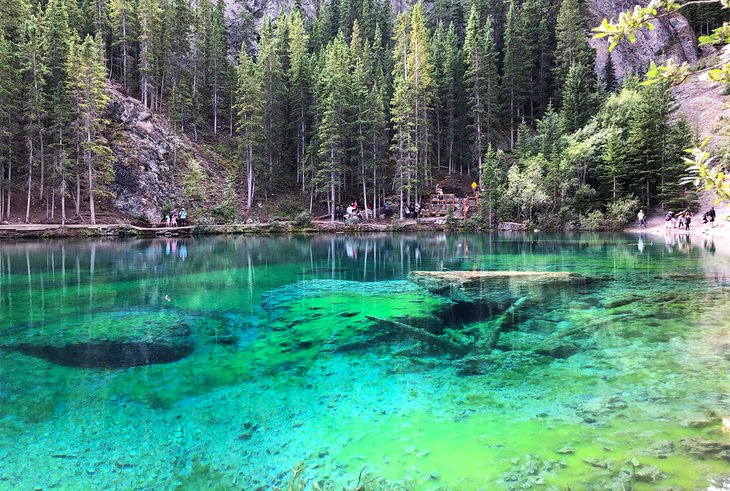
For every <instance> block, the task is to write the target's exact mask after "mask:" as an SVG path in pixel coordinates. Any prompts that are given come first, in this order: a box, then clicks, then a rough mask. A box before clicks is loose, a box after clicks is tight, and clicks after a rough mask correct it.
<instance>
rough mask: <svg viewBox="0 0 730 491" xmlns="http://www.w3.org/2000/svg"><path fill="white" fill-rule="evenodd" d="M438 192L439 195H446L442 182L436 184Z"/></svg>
mask: <svg viewBox="0 0 730 491" xmlns="http://www.w3.org/2000/svg"><path fill="white" fill-rule="evenodd" d="M436 194H438V195H439V196H443V195H444V190H443V188H441V184H436Z"/></svg>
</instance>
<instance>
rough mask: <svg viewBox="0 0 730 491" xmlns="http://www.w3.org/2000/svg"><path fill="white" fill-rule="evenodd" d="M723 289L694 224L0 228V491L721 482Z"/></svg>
mask: <svg viewBox="0 0 730 491" xmlns="http://www.w3.org/2000/svg"><path fill="white" fill-rule="evenodd" d="M416 270H420V271H465V272H469V271H483V270H486V271H549V272H571V273H579V274H580V275H582V277H583V278H584V281H581V282H579V283H578V284H563V283H556V284H550V285H543V286H540V287H539V288H533V287H532V286H531V285H530V284H529V283H526V284H525V283H524V282H523V283H520V284H513V283H510V284H509V285H507V286H498V287H497V286H490V285H488V284H485V285H484V286H483V287H482V288H481V290H480V292H481V293H480V294H479V299H476V300H474V301H473V302H471V301H470V302H465V301H464V299H463V298H461V297H458V298H457V297H455V296H454V293H453V290H449V289H446V290H443V291H435V290H432V291H429V290H427V289H425V288H423V287H422V286H418V285H416V284H415V283H414V282H412V281H409V272H411V271H416ZM728 285H730V256H725V255H723V254H722V253H721V252H720V251H718V250H717V248H716V247H715V244H714V243H713V242H712V241H711V240H710V239H703V238H696V237H692V238H691V239H690V238H689V237H676V238H671V239H667V240H663V239H657V238H651V237H637V236H629V235H598V234H590V235H572V236H554V235H539V234H529V235H487V234H483V235H477V234H420V235H418V234H411V235H406V234H400V235H398V234H380V235H362V236H345V235H331V236H330V235H318V236H306V237H304V236H301V237H299V236H281V237H214V238H200V239H159V240H136V241H120V240H115V241H109V240H101V241H56V242H27V243H24V242H21V243H8V242H5V243H0V489H63V490H66V489H68V490H84V489H150V490H159V489H243V490H269V489H300V488H306V489H333V490H334V489H337V490H341V489H348V490H354V489H362V490H367V489H371V490H383V489H408V490H507V489H510V490H511V489H515V490H516V489H545V490H558V489H559V490H567V489H571V490H581V489H586V490H593V489H595V490H604V489H605V490H613V489H615V490H629V489H634V490H654V489H662V490H694V489H713V490H719V489H730V434H728V433H725V432H723V423H722V418H723V417H730V289H729V288H728ZM522 297H526V298H527V299H528V300H527V301H526V302H525V303H524V304H519V305H523V307H522V308H521V309H519V310H518V311H515V314H514V315H510V317H509V321H508V322H507V323H506V325H505V327H504V330H503V332H502V334H501V336H500V337H499V341H498V342H497V345H496V347H495V349H494V350H492V351H491V352H488V353H477V352H476V351H474V350H475V348H473V347H474V344H473V343H472V341H473V340H474V339H478V338H479V334H478V333H479V332H486V331H485V330H488V329H489V328H490V326H494V325H496V324H495V323H496V322H498V321H497V319H498V318H499V316H500V314H501V312H503V311H504V310H505V309H506V308H508V307H509V305H511V304H513V303H514V302H515V300H516V299H518V298H522ZM374 318H377V319H381V320H384V321H395V322H397V323H404V324H407V325H410V326H414V328H415V329H419V330H422V331H428V332H431V333H435V334H436V335H437V336H441V337H442V338H446V337H448V338H449V339H455V340H458V341H459V342H463V343H465V345H466V346H470V348H469V349H468V350H467V351H468V352H467V353H466V354H463V353H461V354H453V353H449V352H446V351H444V350H443V349H442V348H439V347H438V346H432V345H430V344H428V343H426V342H424V340H423V339H421V340H418V339H415V338H414V337H413V336H412V335H409V334H408V333H407V332H403V331H399V330H397V329H395V330H394V329H392V328H389V327H387V326H389V325H390V324H387V325H386V324H381V323H379V321H378V322H376V321H375V320H373V319H374ZM480 330H481V331H480ZM470 343H471V344H470ZM545 346H548V347H551V348H550V349H546V348H544V347H545ZM553 347H557V348H556V349H552V348H553ZM469 350H471V351H469ZM294 469H297V471H296V475H297V479H295V480H294V482H292V475H293V471H294ZM363 483H365V486H364V487H359V488H358V486H360V485H362V484H363Z"/></svg>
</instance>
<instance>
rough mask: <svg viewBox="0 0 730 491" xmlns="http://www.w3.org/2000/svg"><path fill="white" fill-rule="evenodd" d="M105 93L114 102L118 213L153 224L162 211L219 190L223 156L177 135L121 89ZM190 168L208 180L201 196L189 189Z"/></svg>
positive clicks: (112, 137) (111, 108)
mask: <svg viewBox="0 0 730 491" xmlns="http://www.w3.org/2000/svg"><path fill="white" fill-rule="evenodd" d="M107 92H108V93H109V95H110V96H111V98H112V103H111V104H110V106H109V111H110V120H111V121H112V128H111V132H112V134H111V135H110V138H109V141H110V144H111V148H112V152H113V153H114V157H115V162H114V172H115V181H114V183H113V184H112V189H111V190H112V192H113V193H114V195H115V198H114V203H113V204H114V206H115V207H116V208H117V209H118V210H119V211H121V212H122V213H124V214H126V215H128V216H130V217H135V218H141V217H145V219H146V220H148V221H151V222H155V221H160V220H161V218H162V217H161V213H162V210H163V208H164V207H171V206H187V207H190V202H191V201H193V200H200V201H208V200H210V199H211V198H213V197H216V196H217V194H218V193H220V192H221V190H222V188H223V185H224V181H225V179H224V177H223V176H225V175H226V162H225V161H224V160H223V159H222V158H221V157H220V156H219V155H217V154H215V153H214V152H212V151H211V150H210V148H208V147H207V146H205V145H197V144H196V143H195V142H193V141H191V140H190V139H189V138H188V137H186V136H184V135H180V134H178V133H176V132H174V131H173V129H172V128H171V127H170V122H169V120H168V119H167V118H166V117H165V116H164V115H160V114H153V113H151V112H149V111H148V110H147V109H146V108H145V107H144V106H143V105H142V103H141V102H140V101H139V100H137V99H134V98H132V97H127V96H125V95H124V94H123V93H122V92H121V90H120V88H119V87H117V86H114V85H111V86H109V87H108V88H107ZM191 166H195V168H196V170H198V172H202V173H203V175H204V176H205V184H204V188H205V193H204V195H203V197H202V198H200V197H197V196H195V197H193V196H191V193H190V190H186V189H185V186H184V181H185V176H186V175H187V174H188V173H189V172H190V171H191ZM199 204H203V203H199Z"/></svg>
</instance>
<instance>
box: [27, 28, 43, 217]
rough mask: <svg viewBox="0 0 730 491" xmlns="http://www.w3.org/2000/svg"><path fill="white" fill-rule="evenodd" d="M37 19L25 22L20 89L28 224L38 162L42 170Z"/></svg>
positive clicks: (40, 48)
mask: <svg viewBox="0 0 730 491" xmlns="http://www.w3.org/2000/svg"><path fill="white" fill-rule="evenodd" d="M40 25H41V19H40V15H32V16H31V17H30V18H29V19H28V20H27V22H26V25H25V32H24V36H23V48H24V49H23V66H22V71H23V87H24V89H25V94H24V97H23V102H24V120H25V127H24V128H23V130H24V131H23V133H24V140H25V146H26V151H27V156H28V166H27V171H28V180H27V200H26V208H25V222H26V223H28V222H29V221H30V205H31V193H32V186H33V171H34V169H35V167H36V161H37V162H38V165H39V168H40V173H41V175H43V174H44V166H45V117H46V77H47V76H48V69H47V67H46V65H45V63H44V52H43V45H42V43H43V38H42V36H41V32H40Z"/></svg>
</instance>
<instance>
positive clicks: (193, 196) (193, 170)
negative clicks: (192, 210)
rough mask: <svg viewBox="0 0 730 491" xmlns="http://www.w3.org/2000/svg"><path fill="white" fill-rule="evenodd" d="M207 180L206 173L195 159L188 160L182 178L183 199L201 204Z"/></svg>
mask: <svg viewBox="0 0 730 491" xmlns="http://www.w3.org/2000/svg"><path fill="white" fill-rule="evenodd" d="M208 179H209V176H208V173H207V172H206V171H205V169H203V167H202V166H201V165H200V162H198V161H197V160H196V159H190V161H188V169H187V172H185V173H184V176H183V187H184V190H185V197H186V198H187V199H188V200H190V201H194V202H198V203H202V202H203V201H204V200H205V191H206V189H207V186H208Z"/></svg>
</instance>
